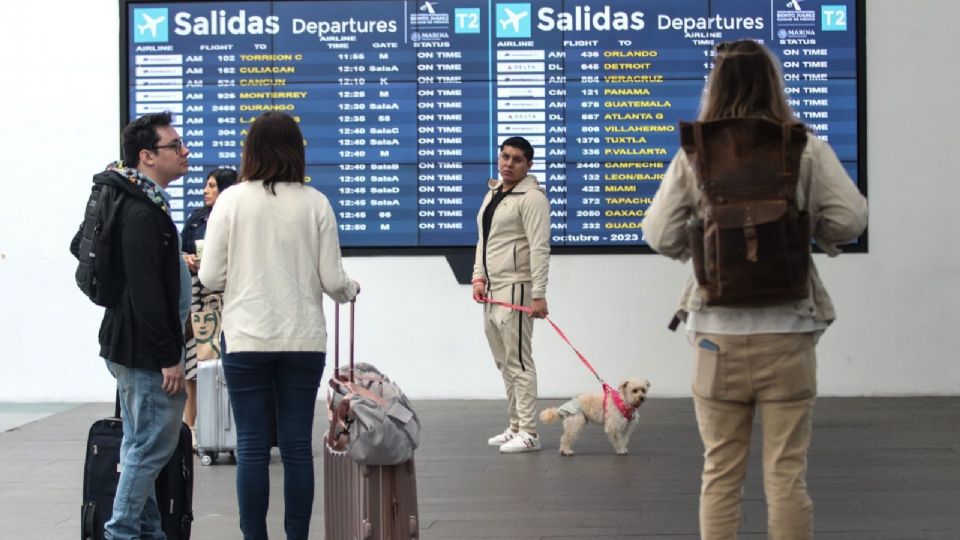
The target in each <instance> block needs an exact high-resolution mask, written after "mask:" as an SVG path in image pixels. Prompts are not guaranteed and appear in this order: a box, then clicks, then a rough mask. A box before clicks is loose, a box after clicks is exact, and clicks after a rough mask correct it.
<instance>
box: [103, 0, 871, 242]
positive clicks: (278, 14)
mask: <svg viewBox="0 0 960 540" xmlns="http://www.w3.org/2000/svg"><path fill="white" fill-rule="evenodd" d="M121 10H122V15H121V19H122V32H121V41H122V46H123V51H124V52H125V61H124V64H125V65H124V66H123V69H124V72H125V75H124V76H123V77H122V80H121V84H122V85H124V88H123V92H122V94H123V95H124V99H125V102H124V104H123V111H122V114H121V120H122V121H123V122H124V123H126V122H127V121H129V120H131V119H133V118H136V117H137V116H140V115H143V114H146V113H151V112H160V111H171V112H173V113H174V117H175V125H176V126H177V128H178V129H179V130H180V132H181V134H182V135H183V138H184V140H185V141H186V142H187V144H188V146H189V148H190V151H191V166H190V172H189V174H188V175H187V176H186V177H184V178H183V179H182V180H180V181H178V182H177V183H174V184H172V185H171V188H170V192H171V194H172V195H173V197H174V201H173V202H174V209H175V216H174V217H175V219H176V220H177V221H178V222H181V223H182V221H183V220H184V219H185V218H186V217H188V216H189V214H190V213H191V212H192V211H194V210H195V209H197V208H198V207H200V206H202V205H203V196H202V189H203V184H204V183H205V177H206V174H207V173H208V172H209V171H211V170H212V169H214V168H217V167H234V168H237V167H239V165H240V155H241V151H242V145H243V140H244V137H245V135H246V132H247V129H248V128H249V125H250V123H251V122H252V121H253V120H254V119H255V118H256V117H257V115H259V114H261V113H263V112H266V111H283V112H285V113H288V114H290V115H292V116H293V117H294V118H295V119H296V120H297V121H298V122H299V125H300V128H301V130H302V131H303V136H304V145H305V150H306V159H307V182H308V185H310V186H313V187H314V188H316V189H318V190H320V191H322V192H323V193H325V194H326V195H327V197H328V198H329V199H330V202H331V203H332V205H333V208H334V210H335V212H336V216H337V221H338V225H339V228H340V238H341V242H342V245H343V246H344V247H346V248H361V250H362V248H379V249H387V250H393V249H400V250H402V249H405V248H420V249H423V248H431V249H433V248H452V247H467V246H473V245H475V244H476V242H477V225H476V214H477V210H478V209H479V206H480V203H481V200H482V198H483V195H484V193H485V192H486V189H487V180H488V179H489V178H492V177H493V178H495V177H496V176H497V168H496V156H497V153H498V147H499V144H500V143H501V142H502V141H503V140H504V139H505V138H507V137H509V136H513V135H521V136H523V137H526V138H527V139H528V140H529V141H530V142H531V143H532V144H533V146H534V149H535V157H534V165H533V168H532V169H531V172H532V173H533V174H535V175H536V176H537V178H538V179H539V180H540V182H541V184H542V186H543V187H544V188H545V189H546V191H547V195H548V196H549V199H550V207H551V227H552V235H551V242H552V245H553V246H554V247H558V248H564V247H573V248H578V250H579V249H581V248H593V247H596V248H600V249H599V251H610V250H619V249H622V248H627V249H629V248H634V249H637V248H641V247H642V246H643V241H642V233H641V230H640V223H641V221H642V220H643V216H644V211H645V209H646V208H647V206H649V204H650V202H651V200H652V198H653V196H654V194H655V193H656V191H657V188H658V186H659V185H660V180H661V179H662V178H663V174H664V172H665V171H666V168H667V166H668V165H669V163H670V160H671V159H672V157H673V155H674V154H675V152H676V151H677V149H678V147H679V133H678V125H677V124H678V122H679V121H680V120H694V119H696V116H697V113H698V107H699V103H700V96H701V94H702V92H703V87H704V81H705V79H706V76H707V74H708V73H709V71H710V68H711V66H712V61H713V58H714V54H715V53H714V47H715V46H716V45H717V44H718V43H721V42H724V41H731V40H736V39H743V38H751V39H756V40H758V41H762V42H763V43H764V44H766V45H767V46H769V47H770V48H771V49H772V50H773V51H774V52H775V53H776V54H777V55H778V56H779V58H780V59H781V61H782V63H783V68H784V69H783V71H784V78H785V83H786V87H787V92H788V97H789V100H790V105H791V106H792V107H793V108H794V110H795V111H796V113H797V116H798V117H799V118H800V119H801V120H802V121H804V122H805V123H806V124H807V125H808V126H809V127H810V128H812V130H813V131H814V132H815V133H816V134H817V135H818V136H820V137H823V138H824V139H827V140H828V141H829V142H830V144H831V145H832V146H833V148H834V149H835V151H836V152H837V154H838V156H839V157H840V159H841V160H842V162H843V163H844V164H845V166H846V168H847V170H848V171H849V173H850V175H851V177H852V178H853V179H854V181H855V182H861V183H862V181H863V180H862V179H861V178H860V176H861V174H860V173H861V172H862V170H863V169H862V164H861V163H860V160H861V156H862V154H863V152H862V149H863V147H864V142H863V133H862V131H863V128H862V125H863V123H862V118H863V111H862V110H861V107H862V106H863V103H862V96H863V95H864V93H863V89H862V88H861V87H860V85H861V84H862V80H863V79H862V78H861V79H858V74H859V73H862V71H863V65H862V58H863V55H862V51H860V50H858V49H859V48H860V47H862V46H863V40H862V32H861V30H860V29H859V28H858V26H859V25H860V24H862V16H863V14H862V10H863V3H862V0H859V1H858V0H761V1H758V0H629V1H626V0H624V1H615V0H604V1H598V0H566V1H560V0H555V1H551V0H546V1H537V2H516V1H509V2H497V1H491V0H433V1H426V0H350V1H316V0H314V1H274V2H259V1H238V2H134V1H122V2H121ZM861 190H863V186H862V185H861ZM561 251H562V249H561Z"/></svg>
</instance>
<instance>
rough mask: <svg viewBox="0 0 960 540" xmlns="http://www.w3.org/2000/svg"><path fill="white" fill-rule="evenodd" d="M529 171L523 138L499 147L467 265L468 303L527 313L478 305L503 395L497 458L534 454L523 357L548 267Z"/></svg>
mask: <svg viewBox="0 0 960 540" xmlns="http://www.w3.org/2000/svg"><path fill="white" fill-rule="evenodd" d="M531 165H533V147H532V146H531V145H530V143H529V142H528V141H527V140H526V139H524V138H523V137H511V138H509V139H507V140H505V141H504V142H503V144H502V145H501V146H500V156H499V158H498V168H499V171H500V177H501V180H500V181H494V180H491V181H490V183H489V184H490V191H488V192H487V195H486V196H485V197H484V199H483V204H482V205H481V206H480V212H479V213H478V214H477V229H478V231H479V240H478V242H477V254H476V259H475V261H474V265H473V297H474V299H478V298H479V297H481V296H487V297H491V298H493V299H494V300H497V301H501V302H508V303H510V304H517V305H522V306H527V307H529V308H531V309H532V310H533V311H532V313H531V314H530V315H529V316H527V315H525V314H523V313H520V312H517V311H514V310H511V309H509V308H505V307H502V306H497V305H493V304H486V305H485V306H484V327H485V332H486V335H487V341H488V342H489V343H490V350H491V351H492V352H493V359H494V361H495V362H496V364H497V368H498V369H499V370H500V374H501V375H502V376H503V383H504V386H505V387H506V391H507V408H508V413H509V416H510V427H508V428H507V429H506V430H504V432H503V433H501V434H499V435H496V436H494V437H492V438H490V440H489V441H487V442H488V444H490V445H491V446H499V447H500V451H501V452H504V453H516V452H531V451H536V450H540V439H539V438H538V437H537V425H536V420H535V412H536V406H537V371H536V367H535V365H534V362H533V356H532V355H531V346H530V339H531V336H532V335H533V321H532V320H530V317H533V318H543V317H546V316H547V314H548V311H547V296H546V294H547V273H548V270H549V266H550V202H549V200H548V199H547V194H546V192H545V191H544V189H543V188H541V187H540V184H539V183H538V182H537V178H536V176H533V175H531V174H527V173H528V172H529V170H530V167H531Z"/></svg>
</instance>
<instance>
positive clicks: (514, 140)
mask: <svg viewBox="0 0 960 540" xmlns="http://www.w3.org/2000/svg"><path fill="white" fill-rule="evenodd" d="M504 146H512V147H513V148H518V149H520V151H521V152H523V157H525V158H527V161H533V146H532V145H531V144H530V141H528V140H526V139H524V138H523V137H510V138H509V139H507V140H505V141H503V144H501V145H500V151H501V152H502V151H503V147H504Z"/></svg>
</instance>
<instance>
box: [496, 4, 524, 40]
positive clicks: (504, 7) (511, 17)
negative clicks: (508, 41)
mask: <svg viewBox="0 0 960 540" xmlns="http://www.w3.org/2000/svg"><path fill="white" fill-rule="evenodd" d="M497 37H498V38H528V37H530V4H497Z"/></svg>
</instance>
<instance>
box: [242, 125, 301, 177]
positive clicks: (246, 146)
mask: <svg viewBox="0 0 960 540" xmlns="http://www.w3.org/2000/svg"><path fill="white" fill-rule="evenodd" d="M304 174H306V157H305V156H304V150H303V134H301V133H300V126H298V125H297V121H296V120H294V119H293V117H292V116H290V115H289V114H286V113H282V112H275V111H271V112H265V113H263V114H261V115H260V116H258V117H257V119H256V120H254V122H253V125H251V126H250V132H249V133H247V140H246V141H245V142H244V143H243V159H242V162H241V165H240V175H241V177H242V178H243V179H244V180H263V187H264V188H265V189H266V190H267V191H269V192H270V193H273V194H276V193H277V191H276V188H275V187H274V184H276V183H277V182H293V183H299V184H302V183H303V182H304Z"/></svg>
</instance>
